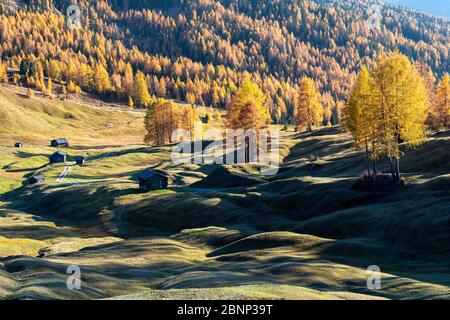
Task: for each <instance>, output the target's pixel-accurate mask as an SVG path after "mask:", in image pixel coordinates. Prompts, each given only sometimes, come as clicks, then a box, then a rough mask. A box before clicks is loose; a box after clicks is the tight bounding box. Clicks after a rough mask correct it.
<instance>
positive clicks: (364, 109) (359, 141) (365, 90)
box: [343, 67, 377, 177]
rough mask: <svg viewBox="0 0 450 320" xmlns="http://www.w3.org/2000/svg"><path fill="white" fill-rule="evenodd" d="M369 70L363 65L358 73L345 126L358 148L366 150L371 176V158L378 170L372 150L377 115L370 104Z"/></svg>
mask: <svg viewBox="0 0 450 320" xmlns="http://www.w3.org/2000/svg"><path fill="white" fill-rule="evenodd" d="M369 78H370V75H369V70H368V69H367V68H366V67H363V68H362V69H361V71H360V73H359V74H358V78H357V80H356V84H355V86H354V87H353V89H352V91H351V92H350V97H349V101H348V104H347V106H346V107H345V109H344V110H343V127H344V129H346V130H347V131H348V132H350V133H351V134H352V136H353V138H354V140H355V143H356V146H357V147H358V148H364V149H365V152H366V166H367V173H368V175H369V177H371V167H370V159H371V158H372V160H373V161H374V163H373V173H374V175H376V174H377V172H376V170H377V169H376V160H377V159H376V158H375V157H374V155H375V153H374V152H370V150H374V149H375V148H376V140H375V139H374V136H375V133H376V128H377V124H376V122H375V121H376V116H375V115H374V109H372V108H371V106H370V101H369V99H370V94H371V92H370V85H369Z"/></svg>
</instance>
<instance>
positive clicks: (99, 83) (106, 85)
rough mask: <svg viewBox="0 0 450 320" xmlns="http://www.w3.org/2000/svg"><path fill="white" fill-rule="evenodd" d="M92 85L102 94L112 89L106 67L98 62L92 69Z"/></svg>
mask: <svg viewBox="0 0 450 320" xmlns="http://www.w3.org/2000/svg"><path fill="white" fill-rule="evenodd" d="M94 85H95V89H96V91H97V92H98V93H101V94H104V93H107V92H108V91H110V90H111V89H112V84H111V80H110V79H109V74H108V71H107V70H106V68H105V67H104V66H103V65H102V64H101V63H98V64H97V65H96V66H95V70H94Z"/></svg>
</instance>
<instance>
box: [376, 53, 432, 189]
mask: <svg viewBox="0 0 450 320" xmlns="http://www.w3.org/2000/svg"><path fill="white" fill-rule="evenodd" d="M369 86H370V106H369V108H372V112H375V115H376V117H375V119H374V121H375V124H376V126H377V128H376V130H375V133H374V134H375V135H376V136H374V137H373V139H376V140H377V141H378V148H375V149H374V150H372V152H374V153H375V156H376V157H381V156H386V157H387V158H388V159H389V162H390V165H391V170H392V175H393V178H394V179H395V180H396V182H398V183H400V181H401V177H400V158H401V156H402V152H401V150H400V144H401V143H402V142H404V143H405V144H406V145H407V146H408V147H413V146H416V145H418V144H420V143H421V142H422V141H423V140H424V138H425V130H426V126H425V122H426V119H427V109H428V96H427V93H426V88H425V84H424V80H423V78H422V77H421V75H420V74H419V72H418V71H417V69H416V68H415V67H414V66H413V65H412V64H411V62H410V61H409V59H408V58H407V57H406V56H404V55H402V54H400V53H399V52H394V53H392V54H390V55H386V56H383V57H382V58H380V60H379V62H378V63H377V65H376V67H375V68H374V70H373V71H372V73H371V77H370V81H369ZM393 160H395V164H394V161H393Z"/></svg>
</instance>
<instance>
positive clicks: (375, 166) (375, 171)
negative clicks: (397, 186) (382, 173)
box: [373, 160, 378, 178]
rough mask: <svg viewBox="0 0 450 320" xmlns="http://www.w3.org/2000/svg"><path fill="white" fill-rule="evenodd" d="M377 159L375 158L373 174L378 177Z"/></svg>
mask: <svg viewBox="0 0 450 320" xmlns="http://www.w3.org/2000/svg"><path fill="white" fill-rule="evenodd" d="M377 174H378V173H377V160H373V176H374V177H375V178H376V177H377Z"/></svg>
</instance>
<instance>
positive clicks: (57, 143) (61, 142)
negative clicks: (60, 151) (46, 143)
mask: <svg viewBox="0 0 450 320" xmlns="http://www.w3.org/2000/svg"><path fill="white" fill-rule="evenodd" d="M50 145H51V146H52V147H55V148H68V147H69V141H67V139H65V138H59V139H55V140H52V141H51V142H50Z"/></svg>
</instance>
